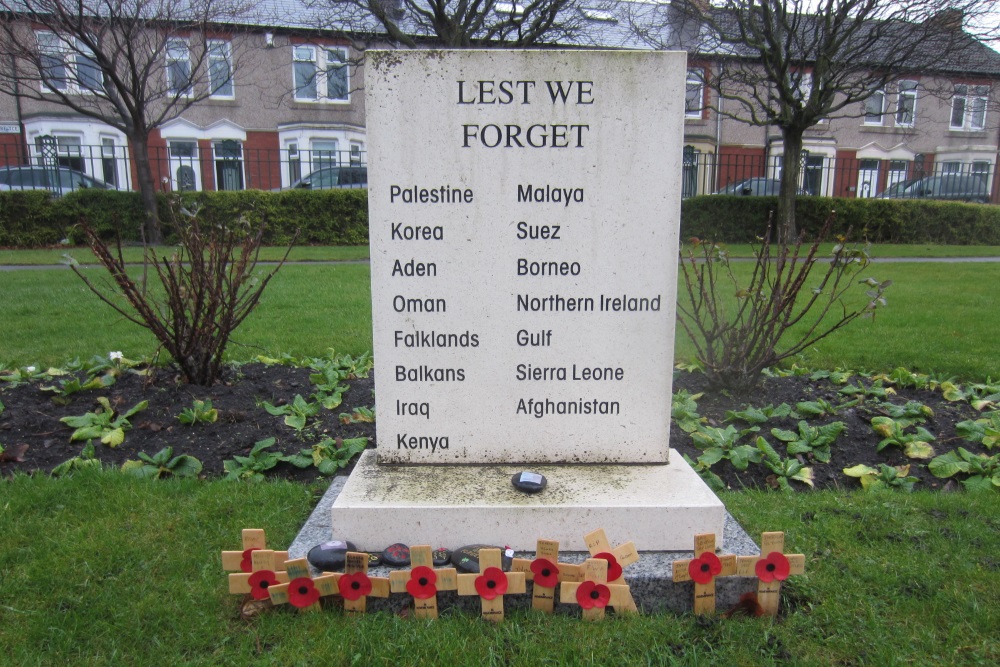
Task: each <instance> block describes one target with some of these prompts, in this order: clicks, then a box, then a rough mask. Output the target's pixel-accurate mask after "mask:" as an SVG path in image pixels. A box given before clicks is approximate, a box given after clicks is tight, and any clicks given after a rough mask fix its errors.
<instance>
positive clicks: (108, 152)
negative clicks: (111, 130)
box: [101, 137, 120, 188]
mask: <svg viewBox="0 0 1000 667" xmlns="http://www.w3.org/2000/svg"><path fill="white" fill-rule="evenodd" d="M101 177H102V178H104V182H105V183H107V184H108V185H111V186H114V187H116V188H117V187H118V186H119V185H120V184H119V183H118V160H117V156H116V155H115V140H114V139H110V138H108V137H103V138H102V139H101Z"/></svg>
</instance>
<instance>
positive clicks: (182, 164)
mask: <svg viewBox="0 0 1000 667" xmlns="http://www.w3.org/2000/svg"><path fill="white" fill-rule="evenodd" d="M167 150H168V151H169V155H170V173H171V175H172V177H173V188H174V190H176V191H178V192H187V191H191V190H199V189H200V187H199V178H198V176H199V174H198V170H199V164H198V142H197V141H194V140H193V139H174V140H171V141H170V142H169V143H168V144H167Z"/></svg>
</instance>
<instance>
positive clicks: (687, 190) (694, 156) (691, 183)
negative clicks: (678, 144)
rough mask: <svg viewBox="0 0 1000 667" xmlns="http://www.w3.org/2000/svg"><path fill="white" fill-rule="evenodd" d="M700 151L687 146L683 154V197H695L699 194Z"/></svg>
mask: <svg viewBox="0 0 1000 667" xmlns="http://www.w3.org/2000/svg"><path fill="white" fill-rule="evenodd" d="M698 154H699V153H698V149H696V148H695V147H694V146H685V147H684V152H683V165H684V166H683V171H682V173H681V197H682V198H687V197H693V196H695V195H696V194H698Z"/></svg>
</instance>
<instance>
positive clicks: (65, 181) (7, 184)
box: [0, 167, 113, 195]
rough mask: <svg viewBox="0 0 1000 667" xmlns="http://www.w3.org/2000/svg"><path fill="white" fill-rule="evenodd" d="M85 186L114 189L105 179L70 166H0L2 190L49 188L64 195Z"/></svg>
mask: <svg viewBox="0 0 1000 667" xmlns="http://www.w3.org/2000/svg"><path fill="white" fill-rule="evenodd" d="M85 188H95V189H98V190H111V189H113V188H112V187H111V186H110V185H108V184H107V183H105V182H104V181H99V180H97V179H96V178H92V177H90V176H87V175H86V174H85V173H83V172H82V171H77V170H76V169H69V168H68V167H0V190H49V191H50V192H54V193H56V194H60V195H64V194H66V193H67V192H72V191H73V190H81V189H85Z"/></svg>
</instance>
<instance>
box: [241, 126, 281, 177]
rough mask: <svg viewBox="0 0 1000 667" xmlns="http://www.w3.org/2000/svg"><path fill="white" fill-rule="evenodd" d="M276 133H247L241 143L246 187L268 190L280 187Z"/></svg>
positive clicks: (279, 165)
mask: <svg viewBox="0 0 1000 667" xmlns="http://www.w3.org/2000/svg"><path fill="white" fill-rule="evenodd" d="M279 148H280V147H279V145H278V133H277V132H247V140H246V141H245V142H243V169H244V172H245V173H246V181H247V182H246V187H247V188H248V189H249V188H255V189H258V190H270V189H272V188H279V187H281V151H280V150H279Z"/></svg>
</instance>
